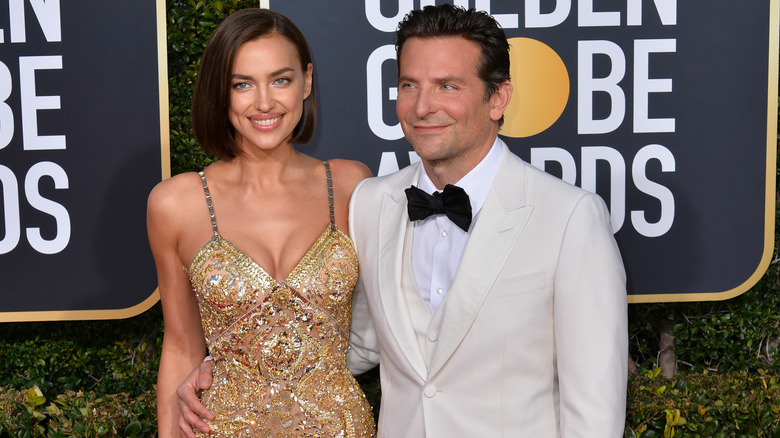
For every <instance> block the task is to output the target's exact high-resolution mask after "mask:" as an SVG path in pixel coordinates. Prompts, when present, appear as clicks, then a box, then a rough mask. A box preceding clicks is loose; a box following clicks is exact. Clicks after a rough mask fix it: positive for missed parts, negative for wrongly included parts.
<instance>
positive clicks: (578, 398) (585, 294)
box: [554, 194, 628, 438]
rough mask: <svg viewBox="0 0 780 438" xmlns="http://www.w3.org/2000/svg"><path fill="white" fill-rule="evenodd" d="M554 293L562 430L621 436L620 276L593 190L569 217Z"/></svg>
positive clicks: (624, 343)
mask: <svg viewBox="0 0 780 438" xmlns="http://www.w3.org/2000/svg"><path fill="white" fill-rule="evenodd" d="M554 300H555V302H554V309H555V310H554V312H555V314H554V323H555V342H556V349H557V357H558V362H557V367H558V379H559V388H560V412H561V433H562V436H563V437H566V438H570V437H595V436H598V437H605V438H617V437H622V436H623V431H624V427H625V409H626V383H627V377H628V376H627V361H628V329H627V325H628V323H627V299H626V277H625V271H624V269H623V262H622V259H621V257H620V253H619V251H618V247H617V244H616V242H615V239H614V237H613V234H612V226H611V223H610V219H609V211H608V210H607V208H606V205H604V202H603V201H602V200H601V198H599V197H598V196H597V195H593V194H588V195H586V196H584V197H583V198H582V199H581V200H580V201H579V203H578V205H577V206H576V207H575V208H574V211H573V212H572V215H571V217H570V219H569V223H568V225H567V227H566V232H565V234H564V238H563V242H562V245H561V253H560V257H559V263H558V268H557V271H556V276H555V298H554Z"/></svg>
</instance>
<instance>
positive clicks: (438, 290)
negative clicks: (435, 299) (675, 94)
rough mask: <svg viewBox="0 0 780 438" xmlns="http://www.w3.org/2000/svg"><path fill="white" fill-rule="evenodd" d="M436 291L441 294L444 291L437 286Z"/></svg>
mask: <svg viewBox="0 0 780 438" xmlns="http://www.w3.org/2000/svg"><path fill="white" fill-rule="evenodd" d="M436 293H437V294H439V295H441V294H442V293H444V291H443V290H442V289H441V288H438V289H436Z"/></svg>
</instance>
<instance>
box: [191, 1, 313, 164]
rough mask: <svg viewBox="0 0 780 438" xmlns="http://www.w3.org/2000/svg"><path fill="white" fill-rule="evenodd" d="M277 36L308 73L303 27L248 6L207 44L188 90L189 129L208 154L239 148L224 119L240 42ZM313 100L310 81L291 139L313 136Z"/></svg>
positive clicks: (231, 154) (222, 25)
mask: <svg viewBox="0 0 780 438" xmlns="http://www.w3.org/2000/svg"><path fill="white" fill-rule="evenodd" d="M272 34H278V35H281V36H283V37H285V38H287V39H288V40H289V41H290V42H291V43H293V45H294V46H295V47H296V48H297V49H298V57H299V58H300V59H301V67H302V68H303V71H306V70H307V68H308V65H309V64H310V63H311V54H310V52H309V45H308V44H307V43H306V39H305V38H304V36H303V34H302V33H301V31H300V30H299V29H298V28H297V27H296V26H295V24H293V22H292V21H290V19H289V18H287V17H285V16H284V15H282V14H280V13H278V12H273V11H270V10H268V9H258V8H249V9H242V10H240V11H237V12H234V13H233V14H230V15H229V16H228V17H227V18H225V20H223V21H222V23H220V24H219V26H217V29H216V30H215V31H214V33H213V34H212V35H211V37H210V38H209V41H208V43H206V48H205V49H204V50H203V56H202V58H201V61H200V67H199V69H198V76H197V78H196V80H195V90H194V91H193V93H192V108H191V114H192V130H193V132H194V133H195V138H196V139H197V141H198V143H199V144H200V146H201V147H202V148H203V150H204V151H205V152H206V153H209V154H212V155H216V156H217V157H219V158H223V159H230V158H234V157H235V156H236V155H237V154H238V153H240V151H239V150H238V146H237V145H236V141H235V129H234V128H233V125H232V124H231V123H230V120H229V118H228V109H229V106H230V91H229V90H230V77H231V74H232V68H233V61H234V59H235V56H236V52H237V51H238V48H239V47H241V45H242V44H244V43H246V42H248V41H252V40H255V39H257V38H261V37H264V36H269V35H272ZM316 118H317V104H316V97H315V92H314V81H312V84H311V93H309V96H308V97H307V98H306V99H305V100H304V101H303V114H302V115H301V119H300V120H299V121H298V124H297V125H296V126H295V128H294V129H293V135H292V142H293V143H299V144H301V143H308V142H309V140H311V137H312V135H313V134H314V125H315V122H316Z"/></svg>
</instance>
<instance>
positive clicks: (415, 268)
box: [412, 138, 501, 314]
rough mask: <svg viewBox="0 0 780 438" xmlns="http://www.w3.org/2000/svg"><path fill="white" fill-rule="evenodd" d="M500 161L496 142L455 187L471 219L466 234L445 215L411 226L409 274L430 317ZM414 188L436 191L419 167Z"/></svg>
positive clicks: (452, 274)
mask: <svg viewBox="0 0 780 438" xmlns="http://www.w3.org/2000/svg"><path fill="white" fill-rule="evenodd" d="M500 161H501V144H500V143H499V141H498V138H496V141H495V142H494V143H493V147H492V148H491V149H490V151H489V152H488V153H487V155H485V158H483V159H482V161H480V162H479V164H477V165H476V166H475V167H474V168H473V169H471V171H470V172H469V173H467V174H466V175H464V176H463V178H461V179H460V180H459V181H458V182H457V183H456V184H455V185H457V186H458V187H460V188H462V189H463V190H465V191H466V193H467V194H468V195H469V201H470V203H471V215H472V218H473V220H472V222H471V227H470V228H469V231H463V230H461V229H460V228H459V227H458V226H457V225H455V224H454V223H452V221H450V220H449V219H448V218H447V216H445V215H435V216H430V217H428V218H427V219H424V220H419V221H416V223H415V225H414V235H413V239H412V273H413V274H414V279H415V281H416V283H417V288H418V289H419V291H420V295H421V296H422V298H423V300H425V302H426V304H428V309H430V311H431V313H432V314H433V313H436V310H437V309H438V308H439V306H440V305H441V303H442V301H443V300H444V297H446V296H447V291H448V290H449V288H450V285H452V280H453V279H455V273H456V272H457V270H458V265H460V259H461V258H462V257H463V251H464V250H465V249H466V243H467V242H468V239H469V235H470V234H471V230H472V229H473V228H474V224H475V223H476V222H477V218H478V215H479V211H480V210H481V209H482V204H484V203H485V199H486V198H487V194H488V191H489V190H490V186H491V185H492V184H493V177H495V175H496V170H498V163H499V162H500ZM417 186H418V188H420V190H423V191H425V192H426V193H428V194H433V192H435V191H437V189H436V186H434V185H433V182H432V181H431V179H430V177H428V174H426V173H425V168H424V167H423V166H420V180H419V182H418V185H417Z"/></svg>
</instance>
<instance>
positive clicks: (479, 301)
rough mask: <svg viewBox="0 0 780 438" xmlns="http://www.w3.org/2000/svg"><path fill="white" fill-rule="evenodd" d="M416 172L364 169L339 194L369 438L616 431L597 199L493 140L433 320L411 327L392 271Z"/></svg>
mask: <svg viewBox="0 0 780 438" xmlns="http://www.w3.org/2000/svg"><path fill="white" fill-rule="evenodd" d="M420 171H421V165H420V164H419V163H417V164H414V165H411V166H409V167H407V168H405V169H402V170H401V171H399V172H396V173H394V174H391V175H387V176H384V177H379V178H371V179H368V180H365V181H364V182H362V183H361V184H360V185H359V186H358V188H357V189H356V190H355V192H354V195H353V198H352V202H351V205H350V217H349V223H350V229H351V235H352V238H353V239H354V240H355V244H356V248H357V252H358V257H359V260H360V272H361V274H360V282H359V285H358V288H357V290H356V291H355V295H354V302H353V319H352V335H351V347H350V351H349V354H348V362H349V365H350V369H352V370H353V372H355V373H360V372H363V371H366V370H368V369H370V368H372V367H373V366H375V365H376V364H377V363H380V364H381V366H380V378H381V388H382V400H381V410H380V416H379V424H378V431H379V436H381V437H386V438H417V437H427V438H454V437H469V438H471V437H473V438H485V437H512V438H519V437H528V438H546V437H551V438H553V437H564V438H570V437H583V438H613V437H614V438H617V437H622V436H623V428H624V423H625V403H626V379H627V369H626V363H627V357H628V351H627V321H626V319H627V318H626V291H625V272H624V270H623V264H622V261H621V257H620V254H619V252H618V248H617V245H616V243H615V240H614V238H613V235H612V229H611V225H610V219H609V212H608V211H607V208H606V206H605V205H604V202H603V201H602V199H601V198H600V197H599V196H597V195H594V194H592V193H588V192H586V191H584V190H581V189H579V188H577V187H573V186H571V185H569V184H566V183H564V182H562V181H561V180H559V179H558V178H555V177H553V176H551V175H548V174H546V173H544V172H542V171H540V170H538V169H535V168H534V167H532V166H531V165H529V164H527V163H525V162H524V161H522V160H521V159H520V158H518V157H517V156H515V155H514V154H512V153H511V152H510V151H509V149H508V148H507V147H506V146H505V145H504V146H503V151H502V157H501V162H500V165H499V168H498V171H497V174H496V177H495V180H494V182H493V185H492V187H491V189H490V192H489V194H488V197H487V199H486V201H485V204H484V206H483V207H482V210H481V212H480V213H479V216H478V218H477V221H476V222H475V224H474V226H473V229H472V234H471V237H470V238H469V241H468V244H467V246H466V249H465V252H464V254H463V258H462V260H461V263H460V267H459V269H458V273H457V275H456V277H455V279H454V281H453V284H452V286H451V288H450V290H449V292H448V294H447V297H446V298H445V300H444V302H443V303H442V306H443V309H440V310H443V311H444V313H443V315H441V316H442V318H441V320H440V321H441V324H440V325H437V326H435V327H433V328H431V329H430V330H428V332H427V333H426V334H424V336H422V337H418V336H419V333H415V330H414V327H413V323H412V319H411V316H410V313H409V307H408V302H407V300H406V299H405V298H404V293H403V291H402V290H401V276H402V275H401V269H402V266H403V263H404V259H403V254H404V252H403V251H404V241H405V236H406V235H407V233H411V232H412V228H413V224H412V223H410V221H409V219H408V217H407V213H406V209H407V207H406V205H407V202H406V196H405V193H404V189H406V188H407V187H409V186H410V185H412V184H416V183H417V180H418V177H419V173H420ZM407 254H408V253H407ZM420 342H430V343H432V344H430V345H429V347H430V348H432V351H433V354H432V355H431V356H429V357H428V360H426V357H425V354H424V353H423V350H422V349H421V347H420Z"/></svg>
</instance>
